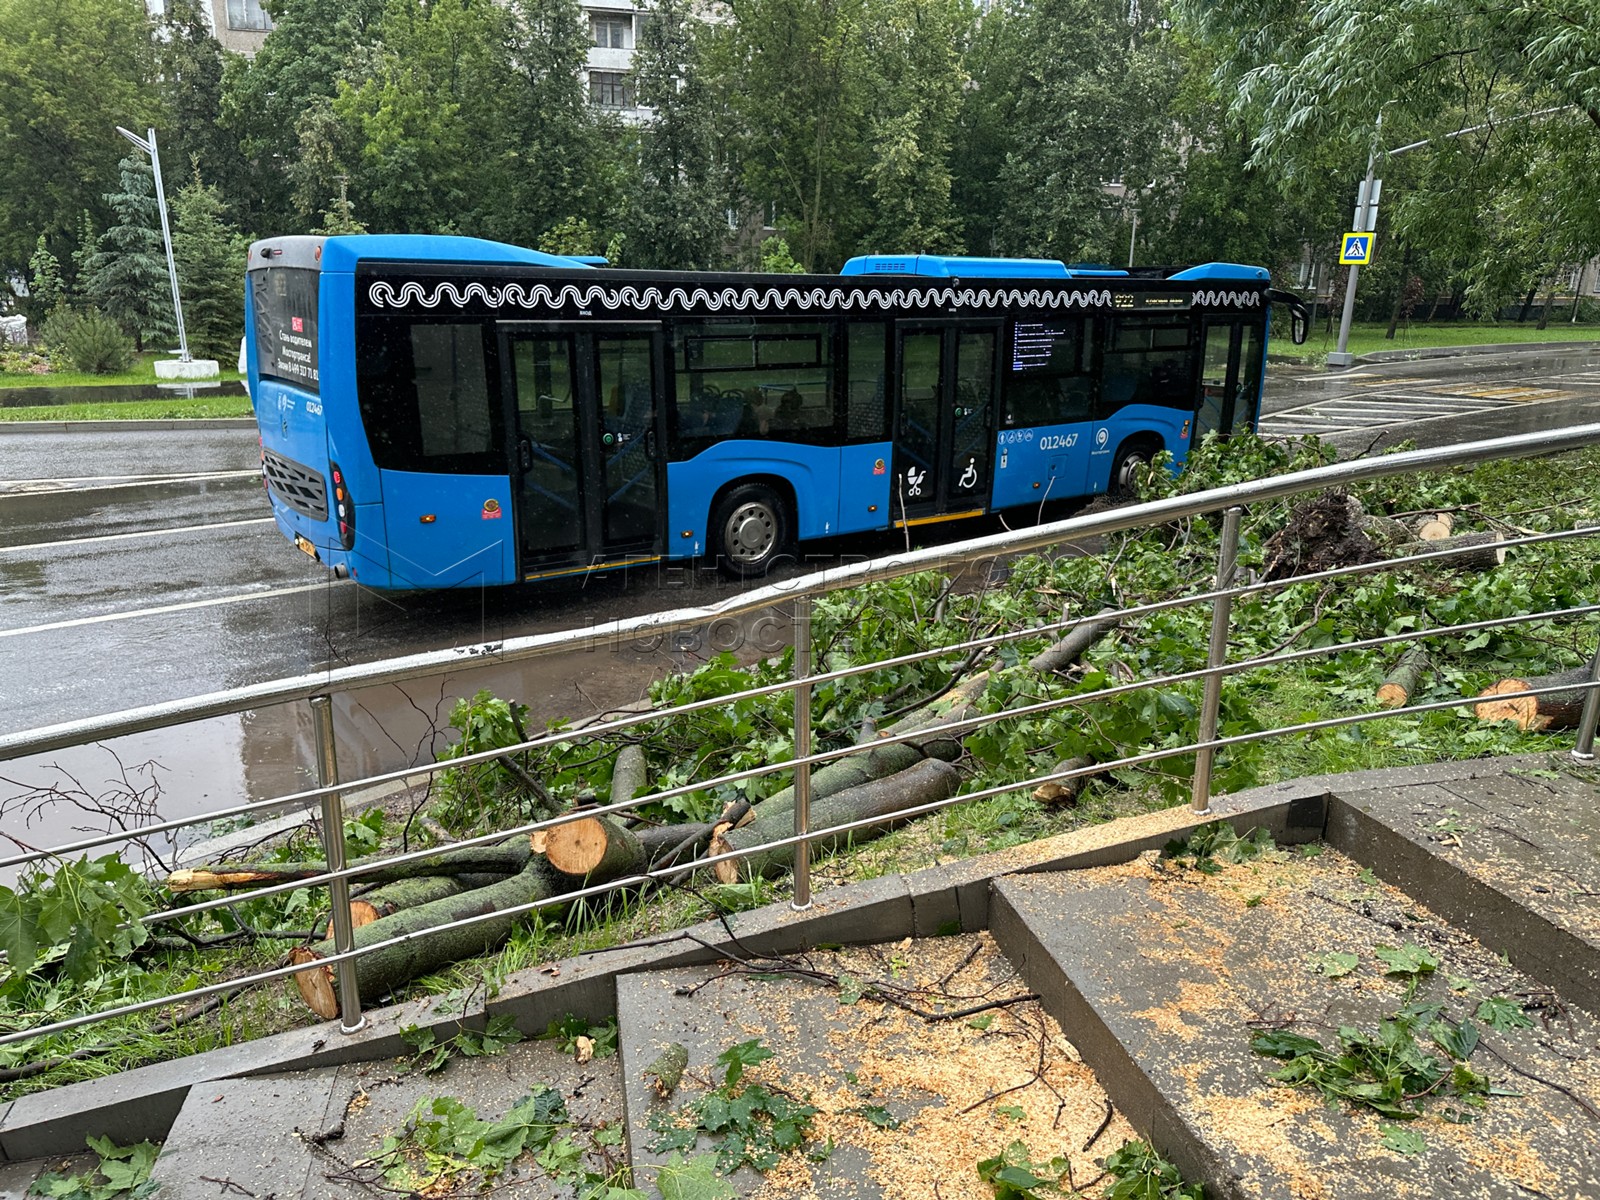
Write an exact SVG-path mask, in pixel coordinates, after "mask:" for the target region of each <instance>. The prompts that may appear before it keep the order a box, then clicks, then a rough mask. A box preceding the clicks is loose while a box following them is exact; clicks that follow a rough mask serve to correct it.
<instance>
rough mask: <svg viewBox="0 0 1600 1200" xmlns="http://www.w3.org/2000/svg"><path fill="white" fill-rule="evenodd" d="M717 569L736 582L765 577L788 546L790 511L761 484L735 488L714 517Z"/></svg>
mask: <svg viewBox="0 0 1600 1200" xmlns="http://www.w3.org/2000/svg"><path fill="white" fill-rule="evenodd" d="M711 537H712V549H713V551H714V552H715V553H716V556H717V566H718V567H720V568H721V569H722V571H723V572H724V573H725V574H727V575H731V576H732V577H733V578H735V579H750V578H753V577H756V576H760V575H765V574H766V573H767V570H768V568H770V567H771V566H772V563H773V561H774V560H775V559H776V558H777V557H778V555H779V554H781V553H783V550H784V548H785V547H786V546H787V545H788V544H789V509H788V506H787V505H786V504H784V502H783V499H782V498H781V497H780V496H779V495H778V494H777V493H776V492H774V491H773V490H772V489H771V488H769V487H767V486H766V485H765V484H762V483H746V484H743V485H741V486H739V487H736V488H734V489H733V490H732V491H730V492H729V493H728V494H727V495H726V496H724V497H723V498H722V499H721V500H720V501H718V503H717V507H716V511H715V512H714V513H713V514H712V517H711Z"/></svg>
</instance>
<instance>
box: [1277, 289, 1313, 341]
mask: <svg viewBox="0 0 1600 1200" xmlns="http://www.w3.org/2000/svg"><path fill="white" fill-rule="evenodd" d="M1267 303H1268V304H1286V305H1288V306H1289V340H1290V341H1292V342H1293V343H1294V344H1295V345H1296V346H1303V345H1305V343H1306V338H1307V337H1308V336H1309V335H1310V333H1311V313H1310V312H1309V311H1308V310H1307V308H1306V306H1305V302H1304V301H1303V300H1301V299H1300V297H1299V296H1296V295H1293V294H1291V293H1289V292H1280V291H1279V290H1278V289H1277V288H1271V289H1269V290H1268V291H1267Z"/></svg>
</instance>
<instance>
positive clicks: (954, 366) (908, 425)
mask: <svg viewBox="0 0 1600 1200" xmlns="http://www.w3.org/2000/svg"><path fill="white" fill-rule="evenodd" d="M999 338H1000V326H999V323H998V322H996V323H994V324H984V325H971V324H960V325H956V324H952V323H949V322H943V323H934V322H914V323H913V322H905V323H902V324H900V325H899V326H898V328H897V333H896V342H897V351H898V361H899V364H900V372H899V378H900V386H899V388H898V389H897V391H896V396H895V418H894V494H893V495H891V496H890V498H889V502H890V506H891V509H892V511H893V513H894V518H893V523H894V524H904V523H907V522H910V523H916V522H918V521H925V520H938V519H940V518H947V519H948V518H955V517H959V516H968V515H976V514H978V513H981V512H985V511H987V509H988V506H989V491H990V486H991V483H992V481H993V475H994V422H995V390H996V389H995V379H996V368H997V361H996V354H997V347H998V345H999Z"/></svg>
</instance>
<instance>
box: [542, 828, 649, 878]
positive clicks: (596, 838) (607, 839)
mask: <svg viewBox="0 0 1600 1200" xmlns="http://www.w3.org/2000/svg"><path fill="white" fill-rule="evenodd" d="M544 856H545V858H546V859H547V860H548V861H549V863H550V865H551V866H552V867H554V868H555V869H556V870H557V871H560V872H561V873H562V874H563V875H570V876H572V877H573V878H575V879H582V880H585V881H587V882H588V883H591V884H594V883H604V882H606V881H607V880H610V879H618V878H620V877H622V876H623V875H637V874H639V873H640V872H642V871H643V870H644V868H645V864H646V861H647V860H646V858H645V854H644V848H643V846H641V845H640V843H639V838H638V836H637V835H635V834H634V832H633V831H632V830H631V829H624V828H623V827H622V826H621V825H619V824H618V823H617V822H616V821H613V820H612V819H611V818H610V817H579V818H578V819H577V820H575V821H567V822H565V823H563V824H561V825H556V826H553V827H552V828H550V829H547V830H545V839H544Z"/></svg>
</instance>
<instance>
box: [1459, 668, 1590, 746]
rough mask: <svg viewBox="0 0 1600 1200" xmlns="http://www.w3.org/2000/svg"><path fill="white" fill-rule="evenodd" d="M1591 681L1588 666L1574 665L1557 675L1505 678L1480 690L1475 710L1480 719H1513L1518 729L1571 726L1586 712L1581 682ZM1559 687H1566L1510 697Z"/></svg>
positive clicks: (1584, 690) (1585, 690)
mask: <svg viewBox="0 0 1600 1200" xmlns="http://www.w3.org/2000/svg"><path fill="white" fill-rule="evenodd" d="M1588 682H1589V668H1588V667H1574V668H1573V669H1572V670H1570V671H1558V672H1556V673H1555V674H1554V675H1535V676H1531V677H1529V678H1527V679H1502V680H1500V681H1499V682H1497V683H1494V684H1491V685H1490V686H1489V687H1486V688H1484V689H1483V691H1481V692H1479V693H1478V697H1479V699H1478V703H1477V704H1475V705H1474V706H1473V712H1474V713H1476V714H1477V717H1478V720H1480V721H1514V722H1516V725H1517V728H1518V729H1527V730H1534V731H1537V730H1541V729H1571V728H1572V727H1573V726H1575V725H1577V723H1578V717H1579V716H1580V715H1581V714H1582V712H1583V698H1584V696H1585V694H1586V692H1587V689H1585V688H1584V687H1582V686H1579V685H1582V684H1586V683H1588ZM1547 687H1559V688H1565V689H1567V690H1564V691H1559V692H1550V693H1548V694H1546V695H1543V696H1514V697H1508V696H1507V693H1509V692H1526V691H1530V690H1532V689H1534V688H1547Z"/></svg>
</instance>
